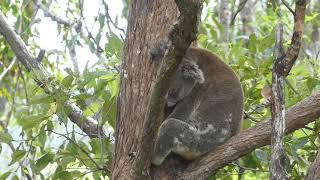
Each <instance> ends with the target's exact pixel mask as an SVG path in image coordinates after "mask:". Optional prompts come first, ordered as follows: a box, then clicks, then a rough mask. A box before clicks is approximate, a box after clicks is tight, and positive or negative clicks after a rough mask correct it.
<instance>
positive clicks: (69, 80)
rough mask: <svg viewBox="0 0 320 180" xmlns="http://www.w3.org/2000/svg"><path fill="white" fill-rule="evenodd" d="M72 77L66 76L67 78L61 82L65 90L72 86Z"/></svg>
mask: <svg viewBox="0 0 320 180" xmlns="http://www.w3.org/2000/svg"><path fill="white" fill-rule="evenodd" d="M73 79H74V78H73V76H72V75H68V76H67V77H65V78H64V79H63V80H62V83H61V84H62V85H63V86H64V87H65V88H70V87H71V85H72V82H73Z"/></svg>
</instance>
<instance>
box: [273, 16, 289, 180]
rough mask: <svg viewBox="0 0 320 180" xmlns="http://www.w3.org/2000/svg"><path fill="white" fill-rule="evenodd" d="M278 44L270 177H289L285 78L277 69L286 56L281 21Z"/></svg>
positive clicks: (277, 34)
mask: <svg viewBox="0 0 320 180" xmlns="http://www.w3.org/2000/svg"><path fill="white" fill-rule="evenodd" d="M275 39H276V44H275V47H274V53H273V70H272V96H271V97H272V98H271V126H272V133H271V159H270V165H269V169H270V179H273V180H276V179H279V180H280V179H281V180H282V179H287V175H286V170H285V150H284V131H285V99H284V79H285V77H284V76H283V75H282V74H281V72H278V71H277V68H278V67H277V64H279V63H281V62H279V61H282V57H283V56H284V50H283V46H282V45H283V42H282V41H283V24H282V23H281V22H280V23H279V25H278V27H277V32H276V38H275Z"/></svg>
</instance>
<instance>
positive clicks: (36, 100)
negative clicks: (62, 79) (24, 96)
mask: <svg viewBox="0 0 320 180" xmlns="http://www.w3.org/2000/svg"><path fill="white" fill-rule="evenodd" d="M52 102H54V99H53V97H52V96H49V95H48V94H40V95H36V96H33V97H32V99H31V100H30V102H29V104H41V103H43V104H50V103H52Z"/></svg>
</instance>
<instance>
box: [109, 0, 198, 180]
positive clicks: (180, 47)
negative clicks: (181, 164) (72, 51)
mask: <svg viewBox="0 0 320 180" xmlns="http://www.w3.org/2000/svg"><path fill="white" fill-rule="evenodd" d="M140 2H141V1H139V3H138V2H132V5H133V6H132V7H131V8H132V9H131V12H130V15H129V29H128V34H127V40H126V45H125V52H124V60H123V61H124V62H123V67H122V73H121V79H122V80H121V92H120V98H119V103H118V104H119V107H118V108H119V109H118V111H119V116H118V120H117V126H116V129H117V131H116V152H115V158H114V170H113V176H112V178H113V179H148V178H150V165H151V163H150V160H151V155H152V152H153V145H154V139H155V137H156V133H157V129H158V127H159V126H160V124H161V122H162V120H163V109H164V105H165V95H166V94H167V91H168V89H169V82H170V79H171V78H172V76H173V74H174V72H175V70H176V68H177V66H178V64H179V63H180V61H181V60H182V57H183V55H184V54H185V51H186V50H187V48H188V47H189V46H190V44H191V42H192V41H194V40H195V39H196V34H197V29H198V24H199V21H200V14H201V8H202V0H189V1H181V0H176V1H175V3H176V4H177V7H178V9H179V12H180V15H179V17H178V19H177V21H174V22H175V23H174V24H173V21H172V22H171V23H170V21H167V22H166V23H164V24H165V25H164V24H160V25H161V26H162V27H161V28H159V24H157V23H155V22H161V21H163V20H162V19H161V18H166V16H168V15H169V14H170V13H171V14H173V16H172V17H173V18H172V17H171V19H170V20H173V19H176V18H174V17H176V16H177V13H176V12H177V8H176V6H175V4H172V6H170V5H168V3H171V2H169V1H168V3H163V4H164V5H165V6H166V7H170V8H172V7H174V8H173V9H170V8H166V10H165V11H163V9H162V8H161V6H162V5H163V4H161V6H160V8H159V5H158V2H157V1H152V3H151V2H150V3H148V2H147V1H142V2H141V3H140ZM134 5H135V6H134ZM146 5H149V8H148V9H147V10H146V11H144V10H142V9H144V7H145V6H146ZM157 5H158V6H157ZM141 10H142V11H141ZM168 10H170V11H169V12H168ZM159 11H160V12H159ZM149 13H151V15H150V14H149ZM159 13H160V14H161V15H159ZM154 14H156V15H154ZM140 17H141V18H142V19H140ZM145 17H150V18H149V19H147V20H146V19H145ZM135 23H142V24H143V25H142V26H141V27H140V28H139V29H138V30H137V31H138V32H141V36H144V37H147V38H148V39H146V38H142V37H141V36H132V35H133V34H132V33H133V32H132V31H131V29H130V28H131V26H132V25H133V24H135ZM163 27H165V28H167V29H165V28H163ZM148 28H150V29H151V30H154V31H148ZM154 28H156V29H158V31H156V30H155V29H154ZM162 28H163V29H162ZM159 30H162V31H159ZM169 30H170V31H169ZM159 33H162V34H161V35H160V34H159ZM157 36H158V37H159V36H160V37H161V38H160V40H159V41H162V42H165V43H167V50H166V52H165V55H164V58H163V59H162V62H161V66H160V69H159V70H158V75H157V78H156V80H155V82H154V83H152V78H154V77H153V76H152V75H154V74H155V69H154V68H153V66H152V65H151V64H150V56H149V55H148V52H149V51H150V50H151V49H152V48H154V46H155V45H156V44H157V41H153V40H152V39H149V38H152V37H157ZM145 41H146V42H149V43H150V46H149V48H145V49H139V50H138V51H142V56H141V57H139V55H138V56H135V54H132V52H136V51H137V50H136V49H137V47H136V46H133V47H132V46H131V47H130V45H132V44H131V43H132V42H133V43H135V44H140V43H142V44H145V43H146V42H145ZM128 57H130V61H131V62H132V64H137V63H138V61H142V62H144V63H143V65H142V66H139V67H138V69H137V67H136V66H134V65H133V66H130V65H129V66H128V64H127V63H128V61H129V60H128V59H127V58H128ZM158 63H160V62H158ZM131 67H132V68H131ZM141 69H143V70H144V72H145V73H148V74H144V73H142V74H136V71H137V70H141ZM150 70H151V71H153V74H150ZM137 76H138V77H139V78H138V79H139V80H140V82H136V83H137V85H138V84H140V87H138V88H139V89H140V88H141V85H142V86H143V89H141V90H139V91H138V93H142V94H136V95H137V96H142V97H141V99H140V100H142V102H141V101H140V100H139V99H127V97H130V96H135V95H133V94H129V95H128V94H126V95H123V94H122V92H123V91H125V92H124V93H132V91H133V92H134V89H132V87H130V83H131V82H132V79H131V78H133V79H135V78H137ZM144 78H148V79H144ZM127 80H128V81H127ZM130 80H131V82H130ZM127 88H130V89H127ZM150 88H152V90H151V95H150V97H149V96H148V94H149V92H150ZM130 100H132V101H133V102H132V103H138V104H139V105H141V109H139V110H141V111H140V112H135V113H134V114H136V113H137V114H136V115H139V117H137V116H132V117H131V118H132V119H131V118H130V119H131V120H129V121H128V115H127V113H128V112H134V111H135V110H137V108H136V106H132V104H131V103H130ZM139 101H140V102H139ZM125 102H126V104H128V102H129V104H128V107H127V105H126V104H125ZM141 103H142V104H141ZM139 105H138V106H139ZM147 105H148V106H147ZM133 108H134V109H133ZM124 116H125V117H126V119H124ZM132 121H133V122H134V123H135V125H136V126H135V127H138V129H127V128H126V127H127V126H128V125H129V126H132V123H133V122H132ZM123 128H125V130H123ZM140 128H141V130H142V131H139V130H140ZM119 131H121V133H120V132H119ZM123 138H125V139H123ZM123 141H126V142H128V141H129V142H134V143H133V144H132V146H130V147H129V148H130V150H131V151H129V152H128V151H127V152H126V151H122V152H121V149H118V148H121V145H122V146H123V145H124V144H122V143H123ZM119 144H121V145H120V146H119ZM131 148H133V149H131ZM118 150H120V152H119V151H118ZM123 153H124V154H123ZM128 155H129V156H128ZM130 155H131V157H130ZM130 158H132V159H130ZM123 161H130V162H128V163H126V164H124V162H123ZM124 165H125V168H126V169H123V168H122V167H119V166H124ZM124 172H127V173H124ZM151 176H152V175H151Z"/></svg>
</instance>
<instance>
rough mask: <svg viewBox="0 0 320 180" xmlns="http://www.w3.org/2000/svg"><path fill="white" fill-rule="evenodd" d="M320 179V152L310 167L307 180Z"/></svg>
mask: <svg viewBox="0 0 320 180" xmlns="http://www.w3.org/2000/svg"><path fill="white" fill-rule="evenodd" d="M319 178H320V150H319V151H318V153H317V156H316V158H315V159H314V161H313V163H312V164H311V166H310V169H309V171H308V173H307V176H306V178H305V180H314V179H319Z"/></svg>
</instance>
